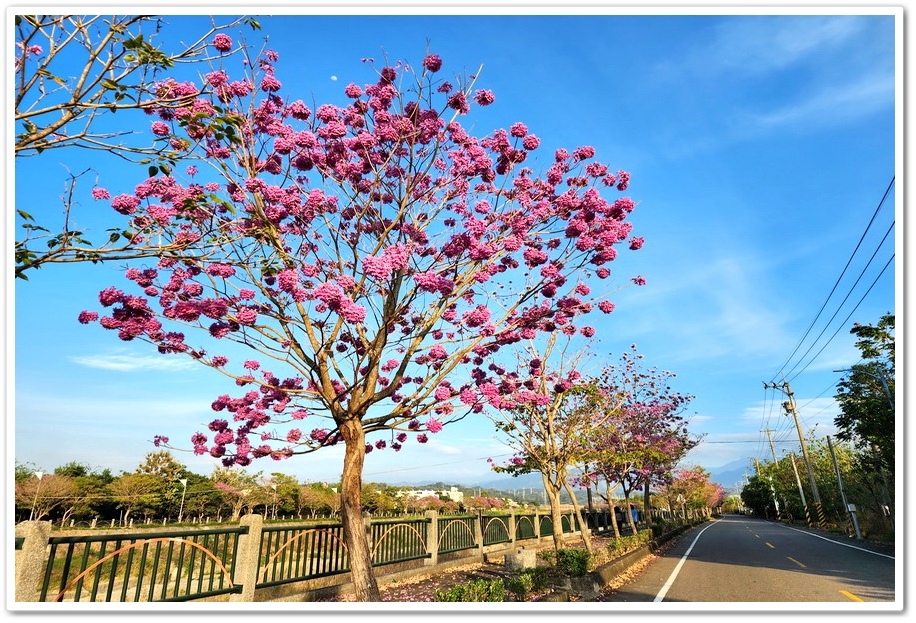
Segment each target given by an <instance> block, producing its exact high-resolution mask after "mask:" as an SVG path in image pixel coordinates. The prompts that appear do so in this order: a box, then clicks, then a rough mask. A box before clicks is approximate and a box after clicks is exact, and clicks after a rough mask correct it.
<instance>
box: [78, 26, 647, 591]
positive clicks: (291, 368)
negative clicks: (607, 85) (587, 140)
mask: <svg viewBox="0 0 916 623" xmlns="http://www.w3.org/2000/svg"><path fill="white" fill-rule="evenodd" d="M221 37H225V35H224V34H221ZM213 44H214V47H215V49H216V50H218V51H223V50H225V51H229V50H231V49H233V46H232V42H231V41H226V39H225V38H221V39H220V40H219V41H217V40H216V39H214V41H213ZM278 60H279V58H278V55H277V54H276V53H275V52H273V51H270V50H267V51H266V52H265V53H264V54H263V55H261V56H259V57H258V58H253V59H251V60H250V62H249V63H248V64H246V65H245V69H244V70H243V73H241V74H238V73H230V68H229V67H225V66H216V67H214V69H213V71H211V72H209V73H207V74H206V76H204V80H205V82H206V83H207V85H209V87H210V89H209V91H207V90H205V89H202V88H201V85H199V84H191V83H181V82H176V81H174V80H172V81H164V82H163V83H162V84H161V85H160V87H159V88H160V90H161V91H162V92H169V93H172V94H176V96H180V97H184V98H186V101H185V105H183V106H181V107H178V108H175V107H161V108H159V107H157V108H153V109H151V110H150V112H151V113H152V115H153V121H152V123H151V126H150V130H151V132H152V133H153V134H155V135H157V136H159V137H161V139H162V140H163V141H167V142H168V143H169V145H170V146H171V147H172V148H173V149H175V150H176V151H178V152H179V156H178V159H179V161H181V162H184V163H186V164H188V165H190V166H188V167H186V168H185V170H184V171H183V172H182V174H179V172H178V171H177V169H169V170H167V171H163V170H161V169H160V170H154V171H151V172H150V173H151V174H152V175H151V177H149V178H148V179H146V180H143V181H142V182H140V183H139V184H136V185H135V186H132V187H130V188H119V189H117V190H114V191H109V190H108V189H103V188H97V189H95V191H94V195H95V196H96V197H97V198H99V199H110V203H111V206H112V207H113V208H114V209H115V210H116V211H117V212H118V213H120V214H122V215H124V217H125V218H126V219H127V223H128V227H127V228H126V230H127V231H126V233H125V236H126V237H127V239H128V240H129V242H130V243H131V244H136V245H147V246H148V245H154V244H158V245H161V250H162V252H161V254H160V258H159V260H158V261H157V262H153V263H149V264H139V263H134V264H132V265H131V266H129V267H128V268H127V270H126V271H125V277H126V278H127V280H128V281H129V282H130V283H129V284H128V285H127V286H124V287H123V289H122V287H115V286H112V287H110V288H107V289H105V290H104V291H103V292H102V293H101V294H100V296H99V300H100V303H101V305H102V307H103V308H104V311H102V313H101V314H100V313H98V312H96V311H86V312H83V313H82V314H81V315H80V321H81V322H83V323H93V322H96V321H98V322H99V323H100V324H101V326H102V327H103V328H105V329H108V330H110V331H113V332H115V333H116V334H117V335H118V337H119V338H120V339H122V340H138V341H145V342H148V343H149V344H150V345H151V346H152V347H153V348H155V349H157V350H158V351H159V352H160V353H162V354H163V355H166V356H187V357H191V358H193V359H194V360H195V361H197V362H199V363H200V364H201V365H204V366H208V367H210V368H212V369H213V370H215V371H216V372H218V373H220V374H222V375H225V376H226V377H228V378H230V379H232V380H234V382H235V384H236V385H237V386H238V387H239V390H238V393H237V394H235V395H230V394H229V393H225V394H222V395H220V396H217V397H216V398H215V399H214V401H213V409H214V411H215V417H214V419H213V421H212V422H211V423H210V425H209V427H208V429H207V430H204V431H200V432H198V433H195V434H194V435H193V437H192V440H191V441H192V444H193V447H194V451H195V452H197V453H199V454H209V455H211V456H213V457H215V458H217V459H220V460H221V461H222V462H223V463H224V464H225V465H242V466H244V465H248V464H250V463H251V462H252V461H253V460H255V459H259V458H263V457H271V458H272V459H285V458H289V457H291V456H294V455H298V454H304V453H310V452H315V451H317V450H321V449H323V448H327V447H328V446H333V445H337V444H343V445H344V448H345V453H344V459H343V467H342V489H341V514H342V520H343V525H344V535H345V539H346V543H347V547H348V548H349V552H350V561H351V570H352V578H353V584H354V587H355V590H356V593H357V598H358V599H360V600H362V601H374V600H378V599H379V598H380V594H379V590H378V586H377V583H376V581H375V578H374V575H373V573H372V567H371V557H370V552H369V547H368V543H367V540H366V533H365V530H364V526H363V520H362V508H361V505H360V490H361V482H362V472H363V463H364V457H365V454H366V453H367V452H369V451H372V450H373V449H382V448H384V447H386V446H387V447H389V448H390V449H392V450H395V451H397V450H399V449H400V448H401V447H402V444H404V443H407V441H408V439H410V438H413V439H414V440H416V441H417V442H419V443H423V442H425V441H426V440H427V435H428V434H433V433H437V432H439V431H440V430H441V428H442V427H443V426H444V425H446V424H448V423H449V422H453V421H455V420H457V419H461V418H463V417H465V416H466V415H468V414H469V413H476V412H480V411H482V410H483V409H484V406H485V405H486V404H487V402H488V400H489V398H490V392H491V391H492V390H491V388H492V387H493V384H494V381H495V379H496V376H497V375H496V374H495V373H494V372H493V370H492V369H491V368H490V364H491V362H492V361H494V360H495V357H496V356H497V353H499V352H501V350H502V349H503V348H504V347H506V346H511V345H514V344H517V343H519V342H520V341H522V340H528V339H533V338H536V337H537V336H539V335H547V334H552V333H555V332H557V331H561V332H564V333H566V334H574V333H576V332H577V331H580V332H583V333H585V334H586V335H591V334H592V333H593V332H594V330H593V329H592V328H591V327H590V326H588V325H587V324H585V323H584V316H585V315H586V314H587V313H589V312H591V311H593V309H594V308H595V307H597V308H599V309H600V310H601V311H603V312H606V313H607V312H610V311H611V309H612V307H613V306H612V305H611V304H610V302H608V301H606V300H600V301H599V300H594V299H593V297H592V296H591V295H590V292H591V286H590V285H589V284H590V283H592V282H593V281H594V280H596V279H598V280H600V279H605V278H607V277H608V276H609V275H610V270H609V269H608V267H607V265H608V264H609V263H610V262H611V261H613V260H614V258H615V257H616V254H617V247H618V246H620V245H624V246H629V247H630V248H632V249H637V248H639V247H640V246H641V244H642V240H641V239H639V238H634V237H633V236H632V235H631V225H630V223H629V222H628V221H627V217H628V216H629V213H630V212H631V211H632V210H633V208H634V203H633V201H632V200H630V199H628V198H625V197H619V198H616V199H608V198H606V197H605V195H606V194H607V193H611V192H615V191H616V192H620V191H624V190H626V188H627V185H628V177H629V176H628V175H627V174H626V173H625V172H616V173H612V172H611V170H610V169H609V167H608V166H607V165H605V164H603V163H601V162H599V161H596V160H595V159H594V156H595V150H594V149H593V148H591V147H588V146H585V147H579V148H576V149H574V150H572V151H567V150H565V149H557V150H555V152H554V153H553V154H552V155H550V156H549V157H546V158H545V160H546V162H544V161H542V165H543V167H544V170H542V171H541V172H540V173H535V171H534V170H533V169H532V168H529V167H528V166H527V164H528V162H529V161H530V160H533V159H534V154H535V153H536V150H537V149H538V148H539V146H540V140H539V139H538V137H537V136H536V135H535V134H533V133H532V132H530V131H529V130H528V128H527V127H526V126H525V125H524V124H523V123H514V124H512V125H511V127H510V128H509V129H508V130H503V129H499V130H496V131H494V132H492V133H491V134H488V135H486V136H483V137H475V136H473V135H472V134H470V133H469V132H468V131H467V130H466V129H465V128H464V127H463V126H462V125H461V124H460V123H459V119H460V118H462V117H463V116H465V115H467V114H468V113H469V112H470V111H471V109H472V107H473V106H475V105H478V106H485V105H488V104H491V103H492V102H493V101H494V95H493V93H492V92H491V91H489V90H484V89H475V87H474V81H475V79H476V78H475V77H474V76H471V77H470V78H469V79H467V80H463V79H458V80H456V81H455V82H454V83H453V82H451V81H450V80H447V79H444V78H441V77H440V73H439V71H440V69H441V68H442V66H443V61H442V60H441V59H440V58H439V57H438V56H437V55H435V54H428V55H426V57H425V58H424V59H423V60H422V63H421V64H420V65H418V66H417V67H415V68H414V67H411V66H408V65H406V64H403V63H396V64H391V65H386V66H383V67H381V68H380V69H378V70H377V71H376V73H375V78H374V79H373V81H372V82H370V83H368V84H364V85H362V86H358V85H356V84H354V83H351V84H349V85H348V86H346V88H345V89H344V94H345V96H346V97H347V99H348V103H346V104H345V105H335V104H324V105H320V106H318V107H317V108H315V109H314V110H313V109H312V108H310V107H309V106H307V105H306V104H305V102H304V101H303V100H301V99H294V98H293V97H287V96H284V95H283V94H285V93H286V92H287V91H289V89H288V88H285V87H284V86H283V84H282V83H281V81H280V77H279V73H278V72H277V71H276V65H277V63H278ZM202 92H203V95H201V93H202ZM237 347H242V349H244V350H245V352H247V353H250V355H241V356H238V357H236V356H235V354H236V353H238V352H239V349H238V348H237ZM233 348H235V350H233ZM383 431H392V432H391V433H389V435H394V439H395V441H387V442H386V440H385V439H383V438H382V437H381V435H376V434H377V433H380V432H383ZM157 443H158V444H160V445H164V446H169V445H170V444H169V442H168V439H167V438H166V437H162V438H159V439H157Z"/></svg>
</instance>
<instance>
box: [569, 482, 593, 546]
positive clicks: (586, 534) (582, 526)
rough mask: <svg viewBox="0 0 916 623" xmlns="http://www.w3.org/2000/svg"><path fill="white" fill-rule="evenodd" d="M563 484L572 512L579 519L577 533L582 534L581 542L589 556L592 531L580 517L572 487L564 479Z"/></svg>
mask: <svg viewBox="0 0 916 623" xmlns="http://www.w3.org/2000/svg"><path fill="white" fill-rule="evenodd" d="M563 484H564V486H565V487H566V492H567V493H568V494H569V499H570V500H572V505H573V511H574V512H575V513H576V517H578V518H579V532H581V533H582V541H583V542H584V543H585V551H587V552H588V553H589V554H591V553H592V551H593V550H592V531H591V530H590V529H589V527H588V523H587V522H586V521H585V517H583V516H582V509H581V508H580V506H579V502H578V500H576V496H575V492H574V491H573V490H572V487H571V486H569V483H568V482H566V479H565V478H564V480H563Z"/></svg>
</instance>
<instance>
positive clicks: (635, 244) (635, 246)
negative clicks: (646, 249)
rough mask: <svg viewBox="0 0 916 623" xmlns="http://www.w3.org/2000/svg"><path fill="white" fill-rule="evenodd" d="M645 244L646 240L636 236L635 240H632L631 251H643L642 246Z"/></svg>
mask: <svg viewBox="0 0 916 623" xmlns="http://www.w3.org/2000/svg"><path fill="white" fill-rule="evenodd" d="M643 242H645V239H644V238H640V237H636V236H634V237H633V238H630V249H631V250H632V251H635V250H637V249H641V248H642V245H643Z"/></svg>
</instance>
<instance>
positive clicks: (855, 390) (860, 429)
mask: <svg viewBox="0 0 916 623" xmlns="http://www.w3.org/2000/svg"><path fill="white" fill-rule="evenodd" d="M850 333H852V334H853V335H855V336H856V337H857V338H858V340H857V341H856V348H858V349H859V351H860V352H861V354H862V360H863V361H862V363H859V364H856V365H854V366H852V368H851V370H849V371H847V372H848V373H847V374H846V376H844V377H843V379H842V380H841V381H840V382H839V383H838V384H837V394H836V396H835V398H836V400H837V402H838V403H839V405H840V411H841V413H840V415H838V416H836V418H834V423H835V424H836V427H837V439H839V440H841V441H848V442H851V443H853V444H854V445H855V447H856V449H857V450H858V451H859V459H858V460H859V462H860V464H861V467H862V469H863V470H864V471H872V472H881V471H882V470H883V472H884V473H885V474H886V475H887V477H888V478H889V479H893V477H894V471H895V470H894V466H895V457H896V443H895V441H896V440H895V430H896V419H895V418H896V413H895V409H894V402H895V401H894V361H895V357H894V345H895V339H894V316H893V314H886V315H884V316H882V317H881V319H880V320H879V321H878V323H877V324H875V325H862V324H856V325H855V326H853V328H852V329H851V330H850Z"/></svg>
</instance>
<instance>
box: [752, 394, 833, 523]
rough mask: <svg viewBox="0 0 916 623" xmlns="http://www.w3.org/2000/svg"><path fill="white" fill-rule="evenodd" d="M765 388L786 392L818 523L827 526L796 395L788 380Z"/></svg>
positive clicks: (785, 406)
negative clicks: (796, 406) (806, 470)
mask: <svg viewBox="0 0 916 623" xmlns="http://www.w3.org/2000/svg"><path fill="white" fill-rule="evenodd" d="M763 387H764V389H779V390H781V391H783V392H784V393H785V394H786V397H787V398H788V400H787V401H786V402H784V403H782V408H783V409H785V411H786V414H787V415H791V416H792V417H793V418H794V419H795V429H796V430H797V431H798V442H799V443H800V444H801V451H802V458H804V460H805V467H807V469H808V482H809V484H810V485H811V497H812V498H814V510H815V512H816V513H817V523H818V525H819V526H820V527H821V528H826V527H827V516H826V515H825V514H824V507H823V505H822V504H821V496H820V493H818V490H817V481H815V479H814V470H813V469H812V468H811V458H810V457H809V456H808V447H807V446H806V445H805V433H804V432H803V431H802V426H801V420H800V419H799V417H798V409H796V408H795V395H794V394H793V393H792V388H791V387H790V386H789V383H788V382H784V383H782V384H781V385H777V384H776V383H770V384H767V383H764V384H763Z"/></svg>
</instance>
